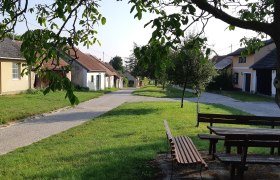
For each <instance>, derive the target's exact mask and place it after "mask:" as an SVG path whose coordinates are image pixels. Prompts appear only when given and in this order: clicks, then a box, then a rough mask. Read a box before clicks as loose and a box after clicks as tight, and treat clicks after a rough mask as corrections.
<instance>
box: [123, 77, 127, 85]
mask: <svg viewBox="0 0 280 180" xmlns="http://www.w3.org/2000/svg"><path fill="white" fill-rule="evenodd" d="M123 87H128V79H127V78H126V77H125V78H123Z"/></svg>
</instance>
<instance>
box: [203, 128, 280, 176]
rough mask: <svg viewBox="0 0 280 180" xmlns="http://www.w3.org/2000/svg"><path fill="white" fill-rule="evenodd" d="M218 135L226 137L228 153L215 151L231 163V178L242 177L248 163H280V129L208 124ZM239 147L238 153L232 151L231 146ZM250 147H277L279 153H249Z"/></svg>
mask: <svg viewBox="0 0 280 180" xmlns="http://www.w3.org/2000/svg"><path fill="white" fill-rule="evenodd" d="M207 127H208V129H209V130H210V131H212V132H213V133H214V134H216V135H220V136H224V137H225V147H226V148H227V150H226V153H215V157H216V158H217V159H218V160H220V161H221V162H224V163H227V164H230V165H231V169H230V172H231V178H232V179H233V178H234V177H235V175H236V172H235V170H236V169H237V175H238V176H239V177H240V178H242V177H243V174H244V171H245V170H247V166H246V165H247V164H276V165H279V164H280V156H279V154H280V151H279V149H280V129H270V128H239V127H220V126H219V127H217V126H207ZM232 146H236V147H238V151H237V153H236V154H231V153H230V150H229V149H230V147H232ZM248 147H266V148H267V147H277V148H278V155H266V154H249V153H248Z"/></svg>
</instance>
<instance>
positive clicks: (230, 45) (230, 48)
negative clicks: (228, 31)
mask: <svg viewBox="0 0 280 180" xmlns="http://www.w3.org/2000/svg"><path fill="white" fill-rule="evenodd" d="M230 52H232V44H230Z"/></svg>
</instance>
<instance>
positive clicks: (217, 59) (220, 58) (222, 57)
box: [212, 55, 226, 64]
mask: <svg viewBox="0 0 280 180" xmlns="http://www.w3.org/2000/svg"><path fill="white" fill-rule="evenodd" d="M225 57H226V55H223V56H219V55H216V56H214V57H213V58H212V62H213V63H215V64H217V63H218V62H220V61H221V60H223V59H224V58H225Z"/></svg>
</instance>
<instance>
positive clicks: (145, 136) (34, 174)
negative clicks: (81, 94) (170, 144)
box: [0, 102, 245, 180]
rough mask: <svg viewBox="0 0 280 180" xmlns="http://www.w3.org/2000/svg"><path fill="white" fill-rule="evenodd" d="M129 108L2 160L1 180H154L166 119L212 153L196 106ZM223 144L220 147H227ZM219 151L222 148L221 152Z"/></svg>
mask: <svg viewBox="0 0 280 180" xmlns="http://www.w3.org/2000/svg"><path fill="white" fill-rule="evenodd" d="M179 106H180V103H178V102H145V103H144V102H142V103H126V104H124V105H122V106H120V107H118V108H116V109H114V110H112V111H110V112H108V113H106V114H104V115H102V116H100V117H98V118H96V119H94V120H92V121H89V122H87V123H85V124H83V125H80V126H78V127H75V128H72V129H70V130H68V131H65V132H63V133H60V134H58V135H54V136H52V137H49V138H47V139H44V140H42V141H40V142H37V143H34V144H32V145H30V146H27V147H24V148H19V149H17V150H15V151H14V152H11V153H8V154H6V155H2V156H0V167H1V168H0V179H98V180H99V179H153V178H154V174H155V172H156V171H157V169H156V167H154V166H153V164H154V163H151V161H153V159H154V158H155V157H156V156H157V154H158V153H165V152H167V142H166V135H165V129H164V126H163V120H164V119H167V120H168V123H169V126H170V128H171V131H172V133H173V135H188V136H190V137H191V138H192V139H193V141H194V143H195V144H196V145H197V147H198V149H199V150H207V149H208V141H201V140H198V138H197V133H201V132H208V130H207V128H206V124H201V125H200V127H199V128H196V127H195V124H196V121H195V119H196V113H195V112H196V110H195V104H194V103H186V104H185V106H184V108H179ZM201 112H205V113H225V114H245V113H243V112H241V111H238V110H235V109H232V108H228V107H225V106H222V105H216V104H212V105H210V104H209V105H204V104H202V105H201ZM218 144H220V147H221V145H222V143H218ZM220 147H219V148H220Z"/></svg>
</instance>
